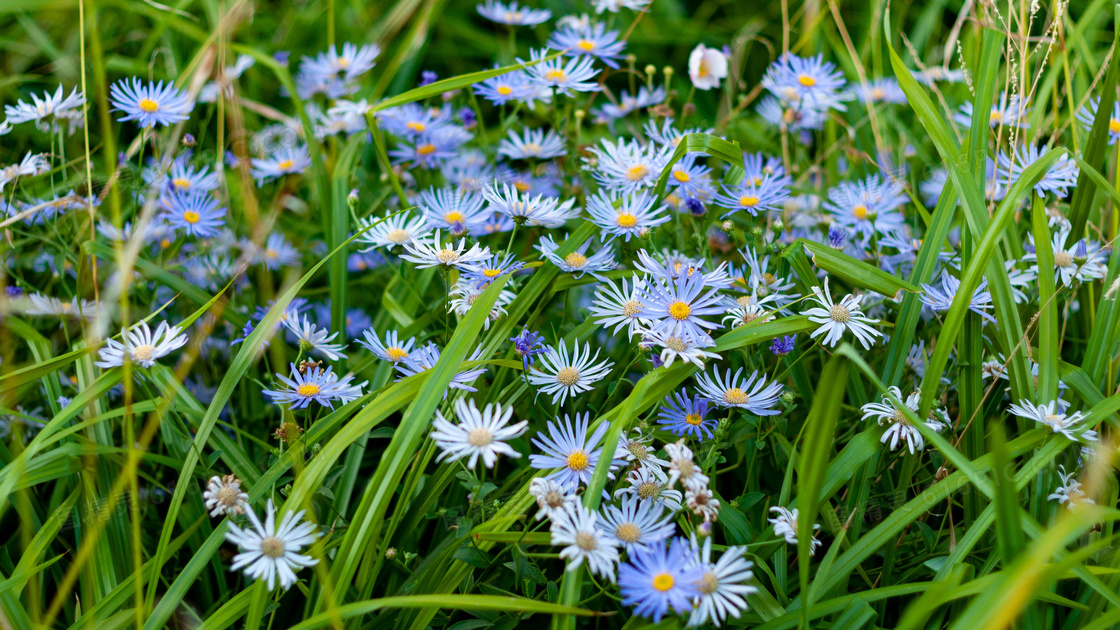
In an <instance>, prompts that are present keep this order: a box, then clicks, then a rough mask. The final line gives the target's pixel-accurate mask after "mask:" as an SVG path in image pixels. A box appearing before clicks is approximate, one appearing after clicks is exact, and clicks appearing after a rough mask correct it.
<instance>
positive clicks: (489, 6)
mask: <svg viewBox="0 0 1120 630" xmlns="http://www.w3.org/2000/svg"><path fill="white" fill-rule="evenodd" d="M475 9H476V10H477V11H478V14H479V15H481V16H482V17H484V18H486V19H488V20H490V21H491V22H497V23H498V24H506V25H508V26H536V25H537V24H541V23H543V22H547V21H548V20H549V19H551V18H552V11H549V10H547V9H531V8H529V7H523V6H520V5H518V4H517V3H516V2H511V3H509V4H508V5H507V4H505V3H503V2H495V1H494V0H486V4H480V5H477V6H475Z"/></svg>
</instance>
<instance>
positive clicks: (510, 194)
mask: <svg viewBox="0 0 1120 630" xmlns="http://www.w3.org/2000/svg"><path fill="white" fill-rule="evenodd" d="M482 196H483V197H484V198H485V199H486V201H488V202H490V205H489V206H488V208H489V210H490V211H491V212H496V213H498V214H500V215H504V216H507V217H509V218H510V220H511V221H513V222H514V223H515V224H517V225H532V226H538V227H544V228H558V227H562V226H563V225H564V224H565V223H566V222H567V221H568V220H569V219H573V218H575V217H577V216H579V214H580V208H577V207H575V203H576V199H575V197H572V198H571V199H568V200H567V201H565V202H563V203H561V202H560V199H559V198H558V197H549V196H546V195H543V194H540V195H537V196H536V197H533V196H532V195H530V194H529V193H527V192H526V193H524V196H522V191H519V190H518V189H517V186H516V185H514V186H510V185H509V184H501V186H500V187H499V184H498V182H497V181H495V182H494V183H493V184H492V185H490V186H486V187H484V188H483V189H482Z"/></svg>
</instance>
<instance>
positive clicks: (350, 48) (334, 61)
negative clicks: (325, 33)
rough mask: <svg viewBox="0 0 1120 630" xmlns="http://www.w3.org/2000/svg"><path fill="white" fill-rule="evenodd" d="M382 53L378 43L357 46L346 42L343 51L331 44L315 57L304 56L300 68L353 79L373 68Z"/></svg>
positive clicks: (349, 79)
mask: <svg viewBox="0 0 1120 630" xmlns="http://www.w3.org/2000/svg"><path fill="white" fill-rule="evenodd" d="M380 54H381V48H380V47H378V46H377V44H363V45H362V46H357V45H356V44H352V43H350V42H346V43H344V44H343V45H342V52H341V53H339V52H338V48H337V47H336V46H331V47H330V48H329V49H327V51H326V52H322V53H319V54H318V55H316V57H315V58H314V59H309V58H307V57H304V58H303V63H302V64H301V65H300V70H301V71H302V70H303V69H304V68H305V67H307V69H308V70H309V71H310V72H313V73H317V74H321V75H325V76H337V77H338V78H341V79H345V80H347V81H351V80H353V79H356V78H358V77H359V76H361V75H363V74H365V73H367V72H369V71H370V70H372V69H373V67H374V66H375V65H377V64H376V60H377V56H378V55H380Z"/></svg>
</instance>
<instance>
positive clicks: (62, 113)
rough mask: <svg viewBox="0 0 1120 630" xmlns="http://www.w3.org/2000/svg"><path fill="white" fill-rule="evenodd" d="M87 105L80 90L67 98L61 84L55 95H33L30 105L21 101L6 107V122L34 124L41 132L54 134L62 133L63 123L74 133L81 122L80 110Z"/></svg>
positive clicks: (75, 90) (71, 92) (47, 93)
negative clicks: (76, 122)
mask: <svg viewBox="0 0 1120 630" xmlns="http://www.w3.org/2000/svg"><path fill="white" fill-rule="evenodd" d="M85 104H86V96H85V94H83V93H81V92H79V91H78V88H74V89H73V90H71V91H70V94H69V95H68V96H67V95H65V92H63V90H62V85H61V84H59V86H58V89H56V90H55V91H54V94H51V93H50V92H46V93H44V94H43V98H39V96H38V95H37V94H34V93H32V94H31V102H30V103H24V102H23V101H22V100H20V101H18V102H16V104H15V105H5V106H4V115H5V117H6V120H5V121H4V122H6V123H8V124H9V125H19V124H22V123H25V122H34V123H35V126H36V127H38V128H39V130H40V131H43V132H53V133H58V132H59V131H61V129H62V124H61V123H63V122H66V123H68V124H69V127H70V129H71V131H73V130H74V129H75V128H76V125H75V124H74V123H75V121H76V120H80V117H81V111H80V110H81V108H82V106H83V105H85Z"/></svg>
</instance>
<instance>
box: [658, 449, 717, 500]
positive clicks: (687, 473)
mask: <svg viewBox="0 0 1120 630" xmlns="http://www.w3.org/2000/svg"><path fill="white" fill-rule="evenodd" d="M665 453H666V454H667V455H668V456H669V480H668V482H667V483H666V484H665V485H666V487H668V488H672V487H673V486H675V485H676V484H677V482H678V481H679V482H681V485H683V486H684V489H685V490H686V491H687V490H693V491H695V490H702V489H704V488H707V487H708V476H707V475H705V474H704V472H703V471H702V470H701V469H700V465H699V464H697V463H696V459H695V456H694V455H693V453H692V449H690V448H688V447H687V446H685V445H684V438H681V439H679V440H677V441H676V442H674V443H672V444H666V445H665Z"/></svg>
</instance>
